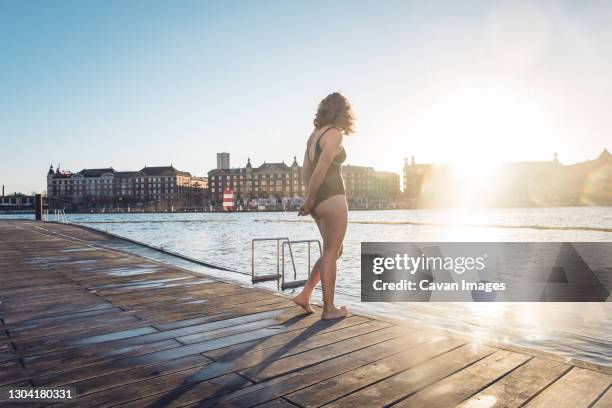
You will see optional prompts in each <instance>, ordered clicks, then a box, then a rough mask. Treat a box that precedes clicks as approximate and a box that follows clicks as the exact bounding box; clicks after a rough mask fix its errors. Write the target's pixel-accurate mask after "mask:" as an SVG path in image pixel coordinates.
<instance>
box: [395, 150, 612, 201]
mask: <svg viewBox="0 0 612 408" xmlns="http://www.w3.org/2000/svg"><path fill="white" fill-rule="evenodd" d="M471 167H474V169H473V170H472V171H470V172H467V173H466V172H464V171H462V167H461V163H459V164H456V165H444V164H442V165H436V164H429V163H428V164H420V163H416V161H415V158H414V156H413V157H412V158H411V160H410V162H409V161H408V159H405V161H404V174H403V176H404V196H405V198H406V200H408V202H409V204H408V205H409V206H410V207H416V208H431V207H454V206H456V205H458V204H461V202H463V201H465V200H466V199H468V200H469V202H470V206H478V207H533V206H580V205H612V155H611V154H610V153H609V152H608V150H607V149H604V150H603V151H602V152H601V154H600V155H599V156H598V157H597V158H596V159H594V160H587V161H584V162H579V163H575V164H571V165H566V164H562V163H560V162H559V158H558V156H557V154H556V153H555V154H554V156H553V159H552V160H550V161H524V162H507V163H503V164H501V165H499V166H498V167H496V168H488V167H486V166H484V165H483V167H482V169H479V168H478V166H477V165H476V166H474V164H471Z"/></svg>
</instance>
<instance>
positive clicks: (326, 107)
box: [314, 92, 355, 135]
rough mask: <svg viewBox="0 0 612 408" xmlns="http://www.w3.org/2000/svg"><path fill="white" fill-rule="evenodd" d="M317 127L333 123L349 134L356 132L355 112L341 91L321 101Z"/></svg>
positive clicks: (316, 122) (316, 121)
mask: <svg viewBox="0 0 612 408" xmlns="http://www.w3.org/2000/svg"><path fill="white" fill-rule="evenodd" d="M314 125H315V127H316V128H317V129H320V128H322V127H323V126H327V125H333V126H336V127H338V128H340V129H342V131H343V132H344V134H345V135H349V134H351V133H354V132H355V114H354V113H353V108H351V104H350V103H349V101H348V99H346V98H345V97H344V95H342V94H341V93H340V92H334V93H331V94H329V95H327V96H326V97H325V98H324V99H323V100H322V101H321V102H320V103H319V108H318V109H317V114H316V116H315V119H314Z"/></svg>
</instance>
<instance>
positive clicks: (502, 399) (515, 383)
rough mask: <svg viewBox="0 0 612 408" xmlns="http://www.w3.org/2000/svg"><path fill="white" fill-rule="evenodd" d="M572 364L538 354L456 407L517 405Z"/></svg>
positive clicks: (555, 378) (510, 407)
mask: <svg viewBox="0 0 612 408" xmlns="http://www.w3.org/2000/svg"><path fill="white" fill-rule="evenodd" d="M571 368H572V367H571V366H569V365H567V364H563V363H560V362H558V361H553V360H548V359H545V358H540V357H535V358H533V359H531V360H530V361H528V362H527V363H525V364H524V365H522V366H520V367H519V368H517V369H516V370H514V371H512V372H511V373H510V374H508V375H507V376H505V377H503V378H502V379H500V380H499V381H496V382H494V383H493V384H491V385H490V386H488V387H487V388H485V389H484V390H482V391H481V392H479V393H478V394H476V395H474V396H472V397H471V398H469V399H467V400H466V401H464V402H463V403H461V404H459V405H458V406H457V408H470V407H478V406H487V407H491V408H494V407H498V408H502V407H503V408H514V407H521V406H522V405H523V404H524V403H525V402H526V401H527V400H529V399H531V398H532V397H533V396H534V395H536V394H537V393H539V392H540V391H541V390H543V389H544V388H546V387H547V386H548V385H550V384H551V383H552V382H554V381H556V380H557V379H558V378H559V377H561V376H562V375H563V374H565V373H566V372H567V371H569V370H570V369H571Z"/></svg>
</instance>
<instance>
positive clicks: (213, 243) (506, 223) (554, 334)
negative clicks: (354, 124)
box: [0, 207, 612, 366]
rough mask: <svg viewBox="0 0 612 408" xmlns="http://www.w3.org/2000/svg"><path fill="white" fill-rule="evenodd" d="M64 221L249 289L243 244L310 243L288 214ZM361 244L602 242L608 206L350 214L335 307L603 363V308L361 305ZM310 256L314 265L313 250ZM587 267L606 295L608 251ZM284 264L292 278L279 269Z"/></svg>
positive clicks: (301, 267)
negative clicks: (207, 267) (199, 266)
mask: <svg viewBox="0 0 612 408" xmlns="http://www.w3.org/2000/svg"><path fill="white" fill-rule="evenodd" d="M0 217H1V218H17V217H19V218H21V217H23V218H32V216H31V215H29V216H28V215H23V216H14V215H12V216H10V215H5V216H0ZM68 220H69V221H70V222H75V223H82V224H83V225H87V226H89V227H93V228H96V229H99V230H103V231H107V232H110V233H113V234H116V235H119V236H123V237H127V238H130V239H133V240H137V241H140V242H144V243H147V244H150V245H153V246H156V247H163V248H164V249H167V250H170V251H173V252H178V253H180V254H183V255H187V256H190V257H193V258H197V259H200V260H203V261H206V262H209V263H212V264H216V265H219V266H223V267H225V268H228V269H231V270H234V271H236V272H228V271H221V270H218V271H215V272H214V273H215V274H216V275H218V276H219V277H223V278H225V279H231V280H236V281H240V282H250V276H249V274H250V272H251V267H252V266H251V240H252V239H253V238H260V237H288V238H290V239H295V240H297V239H318V238H319V235H318V231H317V229H316V224H315V223H314V222H313V221H312V220H311V219H310V218H303V217H298V216H297V214H296V213H294V212H278V213H131V214H73V215H68ZM363 241H414V242H439V241H466V242H483V241H493V242H498V241H501V242H510V241H516V242H536V241H537V242H578V241H580V242H594V241H597V242H611V241H612V208H606V207H592V208H586V207H580V208H528V209H479V210H473V211H467V210H397V211H351V212H350V213H349V226H348V231H347V236H346V240H345V244H344V255H343V256H342V257H341V258H340V260H339V262H338V275H337V291H338V303H339V304H347V305H348V306H349V308H351V309H353V310H355V311H360V312H366V313H371V314H378V315H382V316H384V317H387V318H394V319H405V320H409V321H414V322H419V323H421V324H425V325H428V326H433V327H437V328H441V329H445V330H450V331H456V332H461V333H464V334H467V335H470V336H472V337H473V338H475V339H482V341H494V342H497V343H506V344H510V345H517V346H523V347H530V348H535V349H537V350H541V351H545V352H550V353H554V354H558V355H562V356H565V357H568V358H569V357H572V358H577V359H581V360H586V361H591V362H595V363H598V364H602V365H608V366H612V302H606V303H361V302H360V245H361V242H363ZM311 249H312V253H311V262H314V260H315V259H316V257H317V256H318V250H317V248H316V246H313V247H312V248H311ZM255 255H256V256H255V268H256V272H257V273H261V274H269V273H274V272H275V271H276V245H275V243H273V242H271V243H258V244H257V247H256V252H255ZM294 258H295V260H296V269H297V275H298V276H297V277H298V279H299V278H304V277H305V276H306V273H307V272H306V271H307V262H308V254H307V246H306V245H305V244H304V245H302V246H296V247H295V249H294ZM286 259H289V258H288V257H287V258H286ZM588 263H589V266H590V267H591V269H592V270H593V272H594V273H595V274H596V276H597V277H598V278H599V280H600V281H601V282H602V284H603V285H604V286H605V287H606V288H607V289H608V291H612V254H607V255H606V256H604V257H603V258H601V257H600V258H598V259H596V260H592V261H591V260H589V261H588ZM285 267H286V268H287V270H289V271H291V275H292V274H293V269H292V267H291V265H290V263H289V262H287V263H286V265H285ZM265 286H267V287H270V288H275V284H274V283H267V284H265ZM316 300H319V301H320V291H317V292H315V301H316Z"/></svg>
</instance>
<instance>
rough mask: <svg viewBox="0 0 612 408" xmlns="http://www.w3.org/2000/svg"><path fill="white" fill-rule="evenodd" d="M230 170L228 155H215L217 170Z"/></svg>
mask: <svg viewBox="0 0 612 408" xmlns="http://www.w3.org/2000/svg"><path fill="white" fill-rule="evenodd" d="M229 168H230V155H229V153H227V152H222V153H217V169H219V170H223V169H229Z"/></svg>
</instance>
